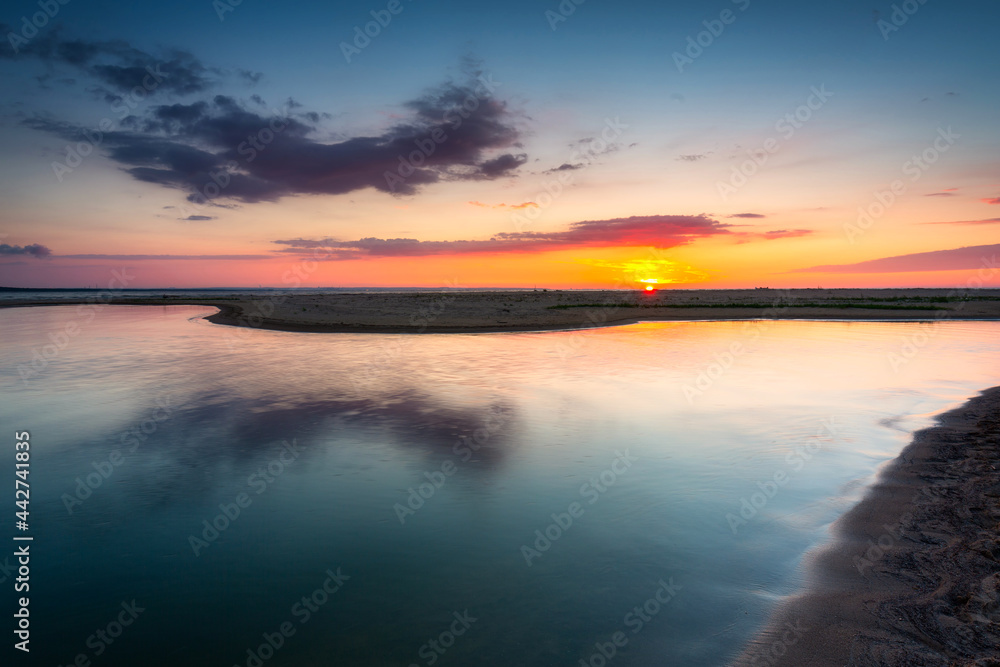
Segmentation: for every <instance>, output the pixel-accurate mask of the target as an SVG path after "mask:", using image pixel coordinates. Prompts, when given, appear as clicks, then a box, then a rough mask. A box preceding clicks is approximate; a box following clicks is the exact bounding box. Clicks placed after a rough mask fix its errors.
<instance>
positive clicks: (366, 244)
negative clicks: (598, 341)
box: [274, 215, 730, 260]
mask: <svg viewBox="0 0 1000 667" xmlns="http://www.w3.org/2000/svg"><path fill="white" fill-rule="evenodd" d="M728 227H729V225H726V224H723V223H720V222H718V221H716V220H713V219H711V218H709V217H707V216H704V215H698V216H686V215H653V216H642V217H639V216H636V217H631V218H616V219H613V220H591V221H585V222H576V223H573V224H572V225H570V227H569V229H567V230H565V231H557V232H504V233H500V234H496V235H494V236H493V237H492V238H490V239H488V240H478V241H418V240H417V239H405V238H400V239H380V238H364V239H358V240H357V241H337V240H335V239H318V240H317V239H289V240H280V241H274V243H276V244H278V245H283V246H287V247H285V248H283V249H282V250H280V251H279V252H287V253H298V254H309V255H310V256H315V255H316V254H317V253H316V252H315V251H316V250H317V249H323V250H324V251H325V253H329V259H334V260H342V259H359V258H363V257H422V256H428V255H462V254H475V253H518V252H550V251H556V250H564V249H567V248H579V247H620V246H640V247H656V248H674V247H677V246H681V245H686V244H688V243H690V242H692V241H694V240H696V239H699V238H705V237H709V236H716V235H720V234H729V233H730V231H729V229H728ZM319 254H320V255H322V254H323V253H319Z"/></svg>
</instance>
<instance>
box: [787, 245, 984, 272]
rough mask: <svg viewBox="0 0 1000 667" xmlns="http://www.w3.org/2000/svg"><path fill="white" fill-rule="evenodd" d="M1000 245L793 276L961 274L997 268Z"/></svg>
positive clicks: (823, 268) (831, 266) (814, 268)
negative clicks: (985, 264)
mask: <svg viewBox="0 0 1000 667" xmlns="http://www.w3.org/2000/svg"><path fill="white" fill-rule="evenodd" d="M998 253H1000V244H996V245H980V246H968V247H965V248H954V249H950V250H934V251H931V252H918V253H914V254H911V255H897V256H895V257H883V258H881V259H872V260H869V261H867V262H858V263H856V264H825V265H822V266H811V267H809V268H805V269H797V270H795V271H791V272H790V273H913V272H920V271H958V270H962V269H977V268H981V267H982V266H983V263H984V262H987V263H991V265H992V266H996V263H997V259H996V256H997V254H998Z"/></svg>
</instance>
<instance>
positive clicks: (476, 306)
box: [3, 289, 1000, 333]
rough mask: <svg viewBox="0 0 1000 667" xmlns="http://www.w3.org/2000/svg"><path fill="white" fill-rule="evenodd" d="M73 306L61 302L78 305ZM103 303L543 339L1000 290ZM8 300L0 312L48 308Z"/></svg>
mask: <svg viewBox="0 0 1000 667" xmlns="http://www.w3.org/2000/svg"><path fill="white" fill-rule="evenodd" d="M84 302H86V299H84V298H80V299H73V300H71V301H60V302H59V303H84ZM100 302H101V303H115V304H136V305H180V304H191V305H206V306H215V307H217V308H219V310H220V312H219V313H217V314H215V315H212V316H210V317H209V318H208V319H209V320H210V321H212V322H215V323H217V324H228V325H233V326H244V327H252V328H262V329H278V330H284V331H312V332H351V333H476V332H489V331H541V330H547V329H573V328H583V327H596V326H607V325H615V324H628V323H631V322H639V321H671V320H672V321H678V320H688V321H691V320H695V321H699V320H752V319H817V320H822V319H837V320H903V321H905V320H910V321H913V320H935V319H937V320H944V319H1000V290H969V291H965V290H961V291H960V290H948V289H878V290H876V289H865V290H860V289H859V290H855V289H836V290H834V289H830V290H825V289H796V290H773V289H749V290H672V289H661V290H657V291H654V292H648V293H647V292H640V291H626V290H618V291H611V290H608V291H575V290H536V291H530V290H524V291H500V292H485V291H484V292H477V291H457V290H453V291H442V292H415V293H386V292H369V293H355V294H345V293H316V292H304V293H303V292H300V293H295V292H294V291H292V292H286V293H278V292H275V293H263V294H260V295H247V294H242V295H235V294H234V295H225V294H221V295H219V296H217V297H216V296H213V297H211V298H192V297H190V296H183V295H174V294H167V295H165V296H163V297H161V298H152V299H151V298H135V297H129V296H128V295H127V293H119V294H116V295H110V296H109V297H106V298H105V299H104V300H101V301H100ZM53 303H54V302H49V301H40V300H34V301H27V300H21V301H16V300H10V301H5V302H3V305H4V306H8V307H10V306H35V305H52V304H53Z"/></svg>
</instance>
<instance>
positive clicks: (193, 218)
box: [181, 215, 215, 222]
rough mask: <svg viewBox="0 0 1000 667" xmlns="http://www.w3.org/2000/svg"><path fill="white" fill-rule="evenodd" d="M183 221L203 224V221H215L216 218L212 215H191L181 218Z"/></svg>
mask: <svg viewBox="0 0 1000 667" xmlns="http://www.w3.org/2000/svg"><path fill="white" fill-rule="evenodd" d="M181 220H190V221H192V222H201V221H203V220H215V216H211V215H189V216H188V217H186V218H181Z"/></svg>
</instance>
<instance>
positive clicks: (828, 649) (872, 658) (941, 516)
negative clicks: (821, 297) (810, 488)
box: [733, 387, 1000, 667]
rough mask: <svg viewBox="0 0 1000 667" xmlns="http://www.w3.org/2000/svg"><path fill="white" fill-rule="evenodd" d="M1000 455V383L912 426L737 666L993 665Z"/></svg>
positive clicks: (998, 608) (999, 610) (999, 624)
mask: <svg viewBox="0 0 1000 667" xmlns="http://www.w3.org/2000/svg"><path fill="white" fill-rule="evenodd" d="M998 453H1000V387H994V388H992V389H987V390H985V391H983V392H981V394H980V395H979V396H976V397H974V398H972V399H970V400H969V401H968V402H966V403H965V404H964V405H962V406H961V407H959V408H956V409H954V410H951V411H949V412H946V413H944V414H942V415H940V416H939V417H938V418H937V424H936V425H935V426H933V427H930V428H926V429H923V430H920V431H917V432H916V433H914V436H913V440H912V443H911V444H910V445H908V446H907V447H906V449H904V450H903V451H902V453H900V455H899V456H898V457H897V458H896V459H895V460H893V461H892V462H891V463H890V464H889V466H888V467H887V468H885V469H884V470H883V471H882V473H881V474H880V475H879V477H878V480H877V481H876V483H875V484H874V485H873V486H872V487H870V488H869V489H868V491H867V492H866V494H865V496H864V498H863V500H862V501H861V502H860V503H858V504H857V505H855V506H854V507H853V508H852V509H851V510H850V511H848V512H847V513H846V514H845V515H844V516H842V517H841V518H840V519H838V520H837V522H836V523H835V524H834V526H833V533H834V535H835V541H834V542H833V543H832V544H831V545H829V546H827V547H825V548H823V549H821V550H820V551H819V552H818V554H816V555H815V557H814V559H813V560H812V561H811V562H810V564H809V565H810V567H809V569H810V576H809V577H808V581H809V582H811V583H810V584H808V585H807V587H806V591H805V592H804V593H802V594H800V595H797V596H795V597H793V598H791V599H790V600H788V601H787V602H785V603H784V604H782V605H780V606H779V607H778V609H777V610H776V611H775V613H774V614H773V615H772V616H771V618H770V620H769V621H768V623H767V626H766V628H765V630H764V631H763V632H761V633H760V634H759V635H758V636H757V637H756V638H755V639H754V640H753V641H752V642H751V643H750V644H749V646H747V647H746V648H745V650H744V651H743V653H742V654H741V655H740V656H739V657H738V658H737V659H736V661H735V662H734V663H733V664H734V665H736V666H737V667H750V666H753V665H789V666H793V665H794V666H797V665H810V667H840V666H842V665H873V666H874V665H886V666H896V665H898V666H900V667H904V666H906V667H908V666H909V665H941V666H942V667H946V666H948V665H959V664H961V665H970V666H972V665H983V666H986V665H993V664H996V662H995V659H996V656H997V653H996V649H997V647H998V646H1000V604H998V603H1000V568H998V566H997V562H998V559H1000V535H998V533H997V526H998V523H1000V470H998V464H1000V456H998ZM991 659H992V660H994V661H993V662H991Z"/></svg>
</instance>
